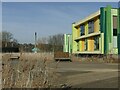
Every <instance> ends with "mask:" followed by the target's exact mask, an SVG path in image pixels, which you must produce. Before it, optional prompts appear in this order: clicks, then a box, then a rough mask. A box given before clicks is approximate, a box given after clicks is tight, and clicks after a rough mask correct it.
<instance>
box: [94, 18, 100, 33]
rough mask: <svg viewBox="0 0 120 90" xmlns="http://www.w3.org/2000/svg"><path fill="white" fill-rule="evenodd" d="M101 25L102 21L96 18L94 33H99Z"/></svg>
mask: <svg viewBox="0 0 120 90" xmlns="http://www.w3.org/2000/svg"><path fill="white" fill-rule="evenodd" d="M99 23H100V19H99V17H96V18H95V19H94V32H99V30H100V25H99Z"/></svg>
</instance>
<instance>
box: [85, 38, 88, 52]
mask: <svg viewBox="0 0 120 90" xmlns="http://www.w3.org/2000/svg"><path fill="white" fill-rule="evenodd" d="M87 44H88V42H87V39H85V51H87V48H88V45H87Z"/></svg>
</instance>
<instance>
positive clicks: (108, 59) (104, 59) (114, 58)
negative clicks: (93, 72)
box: [71, 55, 119, 63]
mask: <svg viewBox="0 0 120 90" xmlns="http://www.w3.org/2000/svg"><path fill="white" fill-rule="evenodd" d="M71 58H72V61H79V62H81V63H82V62H87V63H91V62H96V63H118V61H119V60H118V55H107V56H99V55H98V56H97V55H96V56H84V57H79V56H74V55H72V56H71Z"/></svg>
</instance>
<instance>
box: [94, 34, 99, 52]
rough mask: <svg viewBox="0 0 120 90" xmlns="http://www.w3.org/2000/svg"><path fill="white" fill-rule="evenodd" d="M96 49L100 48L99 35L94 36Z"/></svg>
mask: <svg viewBox="0 0 120 90" xmlns="http://www.w3.org/2000/svg"><path fill="white" fill-rule="evenodd" d="M94 50H99V36H96V37H94Z"/></svg>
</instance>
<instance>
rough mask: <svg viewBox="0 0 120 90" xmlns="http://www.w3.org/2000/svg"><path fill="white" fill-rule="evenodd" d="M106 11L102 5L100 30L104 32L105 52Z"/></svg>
mask: <svg viewBox="0 0 120 90" xmlns="http://www.w3.org/2000/svg"><path fill="white" fill-rule="evenodd" d="M105 18H106V13H105V8H104V7H101V8H100V31H101V33H104V34H103V35H104V36H103V37H104V39H103V40H104V44H103V45H104V54H105V53H106V37H105V36H106V19H105Z"/></svg>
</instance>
